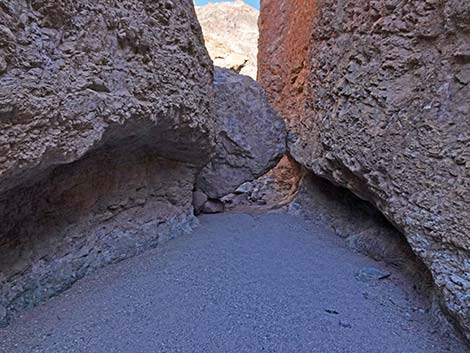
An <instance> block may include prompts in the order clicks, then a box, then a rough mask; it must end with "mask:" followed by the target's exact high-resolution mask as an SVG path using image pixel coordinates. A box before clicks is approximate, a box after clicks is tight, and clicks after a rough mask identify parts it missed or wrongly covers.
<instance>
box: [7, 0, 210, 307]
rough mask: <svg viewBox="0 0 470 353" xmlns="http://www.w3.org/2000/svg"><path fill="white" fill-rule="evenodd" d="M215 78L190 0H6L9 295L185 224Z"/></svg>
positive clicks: (23, 299) (22, 302)
mask: <svg viewBox="0 0 470 353" xmlns="http://www.w3.org/2000/svg"><path fill="white" fill-rule="evenodd" d="M212 79H213V78H212V64H211V61H210V58H209V56H208V54H207V51H206V49H205V48H204V44H203V38H202V32H201V30H200V27H199V25H198V22H197V20H196V16H195V11H194V8H193V4H192V2H191V0H178V1H151V0H126V1H121V2H115V1H111V0H99V1H59V0H41V1H39V0H33V1H26V0H18V1H13V2H12V1H4V0H0V221H1V224H2V226H1V227H0V306H3V307H6V308H8V309H9V310H15V309H20V308H22V307H25V306H30V305H33V304H35V303H37V302H38V301H41V300H43V299H45V298H48V297H50V296H52V295H54V294H56V293H57V292H59V291H61V290H63V289H65V288H66V287H67V286H69V285H70V284H71V283H73V282H74V281H75V280H77V279H78V278H80V277H82V276H83V275H85V274H86V273H88V272H89V271H91V270H93V269H94V268H97V267H100V266H102V265H103V264H106V263H110V262H115V261H119V260H121V259H123V258H126V257H128V256H131V255H133V254H136V253H138V252H139V251H141V250H143V249H145V248H147V247H151V246H155V245H157V243H159V242H161V241H162V240H164V239H165V238H168V237H172V236H175V235H176V234H178V233H179V232H181V231H185V230H187V229H188V226H189V225H191V223H192V222H194V219H193V216H192V211H191V199H192V190H193V187H194V182H195V176H196V174H197V173H198V171H199V170H200V168H201V167H202V166H204V165H205V164H206V163H207V162H208V160H209V158H210V155H211V152H212V150H213V147H214V129H213V115H212V107H213V85H212Z"/></svg>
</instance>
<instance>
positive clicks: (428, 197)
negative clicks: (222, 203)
mask: <svg viewBox="0 0 470 353" xmlns="http://www.w3.org/2000/svg"><path fill="white" fill-rule="evenodd" d="M469 23H470V3H469V2H468V1H462V0H445V1H425V0H416V1H412V2H399V1H373V2H371V1H366V0H360V1H357V0H345V1H338V0H325V1H321V2H320V1H292V0H269V1H268V0H262V1H261V20H260V25H261V28H260V31H261V32H260V53H259V63H260V65H259V76H258V77H259V82H261V85H262V86H263V87H264V88H265V89H266V91H267V94H268V97H269V98H270V100H271V102H272V103H273V104H274V106H275V107H276V109H278V110H279V111H280V112H281V113H282V115H283V116H284V118H285V119H286V120H287V121H288V122H289V124H288V125H289V130H290V131H289V146H288V147H289V150H290V153H291V154H292V156H293V157H294V158H295V159H296V160H297V161H298V162H300V163H301V164H302V165H304V166H305V167H307V168H308V169H310V170H311V171H313V172H314V173H315V174H317V175H319V176H322V177H324V178H326V179H329V180H330V181H332V182H334V183H335V184H339V185H342V186H344V187H347V188H349V189H350V190H352V191H353V192H354V193H356V194H357V195H359V196H360V197H361V198H363V199H366V200H368V201H370V202H371V203H373V204H374V205H375V206H376V207H377V208H378V209H379V210H381V212H382V213H383V214H384V215H385V216H386V217H387V218H388V219H389V220H390V221H391V222H392V223H393V224H394V225H395V226H396V227H397V228H398V229H399V230H401V231H402V232H403V233H404V235H405V236H406V238H407V239H408V241H409V243H410V244H411V246H412V248H413V250H414V251H415V253H416V254H417V255H418V256H419V257H420V258H421V259H422V260H423V262H424V263H425V264H426V266H427V267H428V268H429V269H430V270H431V272H432V274H433V279H434V283H435V286H436V288H437V290H438V291H437V292H438V293H439V295H440V296H441V298H442V299H443V300H442V302H443V303H444V306H445V311H447V312H448V313H450V314H451V315H452V316H453V317H454V318H455V319H456V321H457V322H458V323H459V324H460V326H461V327H462V328H463V330H464V331H465V332H466V335H467V337H468V338H469V339H470V296H469V295H468V293H470V238H469V234H470V224H469V222H468V219H469V218H470V119H469V115H470V104H469V102H470V88H469V86H468V84H469V81H468V80H467V77H468V72H469V70H470V60H469V59H468V55H466V54H465V53H468V43H469V42H470V32H469Z"/></svg>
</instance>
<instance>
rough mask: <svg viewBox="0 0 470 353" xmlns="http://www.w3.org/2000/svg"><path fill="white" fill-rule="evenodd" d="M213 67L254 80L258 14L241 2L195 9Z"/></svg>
mask: <svg viewBox="0 0 470 353" xmlns="http://www.w3.org/2000/svg"><path fill="white" fill-rule="evenodd" d="M196 13H197V16H198V19H199V22H200V23H201V26H202V30H203V32H204V39H205V42H206V47H207V49H208V51H209V54H210V56H211V58H212V60H214V65H216V66H220V67H225V68H229V69H233V70H235V71H237V72H239V73H241V74H242V75H247V76H250V77H251V78H253V79H255V80H256V73H257V55H258V16H259V12H258V11H257V10H256V9H255V8H253V7H251V6H249V5H247V4H246V3H244V2H243V1H241V0H236V1H234V2H221V3H213V4H208V5H205V6H200V7H196Z"/></svg>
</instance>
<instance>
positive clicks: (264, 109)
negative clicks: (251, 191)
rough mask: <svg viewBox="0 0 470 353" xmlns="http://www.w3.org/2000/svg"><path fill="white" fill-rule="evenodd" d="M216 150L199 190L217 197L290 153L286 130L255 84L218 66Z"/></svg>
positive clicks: (203, 174) (271, 166) (259, 174)
mask: <svg viewBox="0 0 470 353" xmlns="http://www.w3.org/2000/svg"><path fill="white" fill-rule="evenodd" d="M214 85H215V92H216V98H215V115H216V123H215V129H216V148H215V155H214V157H213V158H212V159H211V161H210V162H209V163H208V164H207V165H206V166H205V167H204V168H203V169H202V171H201V174H200V175H199V176H198V179H197V187H198V189H199V190H201V191H203V192H204V193H205V194H206V195H207V196H208V197H209V198H210V199H219V198H221V197H223V196H225V195H227V194H229V193H231V192H233V191H235V190H236V189H237V188H238V187H239V186H240V185H241V184H243V183H244V182H246V181H252V180H254V179H256V178H258V177H260V176H262V175H264V174H265V173H267V172H268V171H269V170H270V169H271V168H273V167H274V166H275V165H276V164H277V162H278V161H279V159H280V158H281V157H282V155H283V154H284V153H285V151H286V129H285V124H284V121H283V120H282V118H281V117H280V116H279V115H278V114H277V113H276V112H275V111H274V109H273V108H272V107H271V105H270V104H269V103H268V100H267V98H266V96H265V94H264V92H263V90H262V89H261V87H260V86H259V85H258V83H257V82H256V81H254V80H253V79H251V78H250V77H248V76H243V75H239V74H237V73H235V72H233V71H232V70H229V69H223V68H217V67H216V68H215V72H214Z"/></svg>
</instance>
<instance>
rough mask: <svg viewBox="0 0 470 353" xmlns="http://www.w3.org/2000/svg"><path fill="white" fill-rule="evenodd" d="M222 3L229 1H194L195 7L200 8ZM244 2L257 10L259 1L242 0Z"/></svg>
mask: <svg viewBox="0 0 470 353" xmlns="http://www.w3.org/2000/svg"><path fill="white" fill-rule="evenodd" d="M223 1H229V0H195V1H194V2H195V3H196V6H201V5H205V4H207V3H208V2H223ZM243 1H244V2H246V3H247V4H248V5H251V6H253V7H254V8H257V9H258V10H259V0H243Z"/></svg>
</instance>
